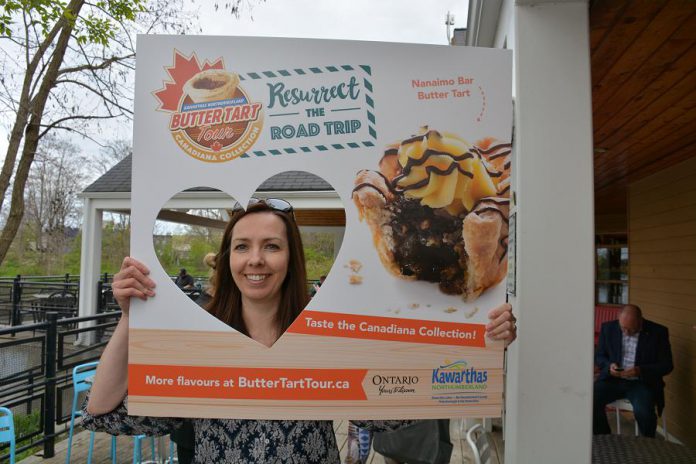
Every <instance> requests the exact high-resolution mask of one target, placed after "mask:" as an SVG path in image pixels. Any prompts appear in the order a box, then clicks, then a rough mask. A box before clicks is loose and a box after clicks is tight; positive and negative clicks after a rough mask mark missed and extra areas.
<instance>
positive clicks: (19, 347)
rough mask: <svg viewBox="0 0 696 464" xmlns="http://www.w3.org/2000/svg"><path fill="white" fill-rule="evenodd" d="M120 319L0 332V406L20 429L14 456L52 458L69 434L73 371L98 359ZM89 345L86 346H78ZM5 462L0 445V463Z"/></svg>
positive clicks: (55, 317) (55, 316)
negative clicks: (31, 453) (61, 437)
mask: <svg viewBox="0 0 696 464" xmlns="http://www.w3.org/2000/svg"><path fill="white" fill-rule="evenodd" d="M120 315H121V313H120V312H119V311H112V312H106V313H103V314H99V315H97V316H90V317H75V318H63V319H60V318H59V316H60V314H59V313H58V312H55V311H49V312H47V313H46V318H45V321H43V322H39V323H36V324H28V325H22V326H15V327H8V328H5V329H0V353H2V356H1V357H0V404H1V405H2V406H5V407H7V408H10V409H11V410H12V411H13V413H14V415H15V417H16V418H21V422H23V423H24V425H23V426H22V427H20V428H18V429H17V430H16V433H17V453H18V454H20V453H22V452H24V451H27V450H34V449H36V448H37V447H43V457H44V458H49V457H52V456H54V454H55V451H54V444H55V441H56V438H57V437H58V436H59V435H61V434H62V433H64V432H66V431H67V425H66V424H67V423H68V422H69V421H70V413H71V409H72V396H73V391H72V368H73V367H75V366H77V365H79V364H83V363H86V362H90V361H95V360H97V359H99V357H100V356H101V353H102V351H103V349H104V346H105V345H106V343H107V342H108V340H109V337H110V336H111V333H112V332H113V330H114V328H115V327H116V324H117V323H118V320H119V318H120ZM78 337H79V338H80V340H81V341H82V342H84V340H92V342H91V343H90V344H89V345H86V346H85V345H84V344H80V345H79V346H78V345H76V343H75V342H76V341H77V340H78ZM8 457H9V450H8V448H7V446H6V445H0V462H4V461H5V460H6V459H8Z"/></svg>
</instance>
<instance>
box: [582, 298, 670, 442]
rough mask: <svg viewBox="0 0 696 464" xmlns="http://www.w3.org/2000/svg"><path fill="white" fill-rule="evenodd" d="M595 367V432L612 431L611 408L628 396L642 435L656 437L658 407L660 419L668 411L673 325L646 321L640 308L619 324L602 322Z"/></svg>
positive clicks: (631, 308) (625, 313)
mask: <svg viewBox="0 0 696 464" xmlns="http://www.w3.org/2000/svg"><path fill="white" fill-rule="evenodd" d="M595 363H596V365H597V367H598V368H599V378H598V379H597V380H596V381H595V384H594V408H593V409H594V410H593V418H592V429H593V433H595V434H607V433H611V431H610V429H609V422H608V421H607V416H606V412H605V407H606V405H607V404H609V403H611V402H613V401H615V400H618V399H621V398H627V399H628V400H629V401H630V402H631V405H632V406H633V412H634V414H635V417H636V421H637V422H638V430H639V431H640V434H641V435H642V436H645V437H655V430H656V428H657V416H656V415H655V407H656V406H657V412H658V414H660V415H661V414H662V409H663V408H664V407H665V396H664V386H665V383H664V382H663V381H662V377H663V376H665V375H667V374H669V373H670V372H672V369H673V365H672V351H671V348H670V345H669V332H668V330H667V327H665V326H663V325H660V324H657V323H655V322H651V321H648V320H646V319H643V316H642V313H641V310H640V308H639V307H638V306H636V305H626V306H624V307H623V309H622V311H621V314H620V315H619V319H618V320H617V321H609V322H605V323H604V324H602V330H601V333H600V336H599V347H598V349H597V353H596V355H595Z"/></svg>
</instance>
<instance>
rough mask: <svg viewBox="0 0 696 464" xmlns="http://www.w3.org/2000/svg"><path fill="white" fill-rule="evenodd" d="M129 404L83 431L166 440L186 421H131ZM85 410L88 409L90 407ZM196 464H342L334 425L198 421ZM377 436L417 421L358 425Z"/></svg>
mask: <svg viewBox="0 0 696 464" xmlns="http://www.w3.org/2000/svg"><path fill="white" fill-rule="evenodd" d="M127 401H128V398H126V399H125V400H124V402H123V403H121V404H120V405H119V406H118V407H117V408H116V409H115V410H113V411H112V412H110V413H106V414H103V415H100V416H93V415H91V414H89V413H88V412H87V411H86V410H83V414H84V416H83V420H82V425H83V426H84V427H85V428H87V429H88V430H94V431H102V432H107V433H110V434H112V435H139V434H146V435H166V434H169V433H171V432H172V430H174V429H176V428H177V427H179V426H180V425H181V424H182V423H183V421H182V419H176V418H169V417H145V416H129V415H128V412H127ZM85 404H86V403H85ZM191 422H193V429H194V433H195V443H196V449H195V457H194V461H195V462H196V463H223V462H229V463H244V464H256V463H258V464H261V463H263V464H266V463H293V464H305V463H306V464H310V463H322V464H331V463H336V464H338V463H340V458H339V454H338V446H337V445H336V436H335V435H334V431H333V422H332V421H321V420H316V421H298V420H249V419H193V420H191ZM353 422H354V423H355V424H356V425H358V427H360V428H365V429H369V430H374V431H384V430H394V429H398V428H401V427H403V426H406V425H408V424H411V423H412V422H414V421H408V420H407V421H404V420H384V421H353Z"/></svg>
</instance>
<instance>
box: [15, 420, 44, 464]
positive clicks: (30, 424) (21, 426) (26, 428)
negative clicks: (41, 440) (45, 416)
mask: <svg viewBox="0 0 696 464" xmlns="http://www.w3.org/2000/svg"><path fill="white" fill-rule="evenodd" d="M14 427H15V437H17V439H19V438H21V437H23V436H25V435H29V434H31V433H35V432H36V431H38V430H41V412H40V411H33V412H32V413H31V414H15V415H14ZM40 449H41V447H40V446H38V445H37V446H34V447H32V448H29V449H28V450H26V451H23V452H21V453H17V456H16V461H17V462H19V461H21V460H22V459H24V458H26V457H28V456H31V455H32V454H34V453H36V452H37V451H39V450H40Z"/></svg>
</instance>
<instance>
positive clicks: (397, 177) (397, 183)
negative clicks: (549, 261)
mask: <svg viewBox="0 0 696 464" xmlns="http://www.w3.org/2000/svg"><path fill="white" fill-rule="evenodd" d="M510 152H511V145H510V144H506V143H503V144H501V143H498V144H495V145H492V139H484V140H482V141H480V142H479V143H477V145H475V146H471V145H469V144H468V143H467V142H466V141H465V140H464V139H462V138H461V137H458V136H456V135H453V134H449V133H446V132H438V131H435V130H428V128H427V127H423V128H421V130H420V131H419V133H418V134H416V135H414V136H412V137H409V138H407V139H406V140H404V141H402V142H401V143H399V144H394V145H390V146H388V147H387V148H386V150H385V153H384V156H383V157H382V159H381V160H380V163H379V166H380V172H376V171H368V170H363V171H360V172H359V173H358V175H357V176H356V180H355V188H354V189H353V201H354V202H355V204H356V206H357V208H358V211H359V212H360V218H361V220H362V219H364V220H365V221H366V222H367V224H368V225H369V227H370V230H371V231H372V235H373V240H374V243H375V247H376V248H377V251H378V253H379V256H380V259H381V260H382V263H383V264H384V266H385V267H386V268H387V270H389V271H390V272H391V273H392V274H394V275H396V276H399V277H401V278H403V279H408V280H423V281H426V282H433V283H437V284H438V286H439V288H440V290H441V291H442V292H444V293H447V294H463V295H464V297H465V298H466V299H468V300H472V299H474V298H476V297H478V295H479V294H480V293H481V292H483V291H485V289H486V288H489V287H491V286H493V285H495V284H497V283H498V282H499V281H500V280H502V278H503V277H504V276H505V274H506V272H507V261H506V260H505V259H504V258H505V256H506V254H507V234H508V212H509V205H510V201H509V199H508V198H506V197H507V195H509V188H510V181H509V176H510V173H509V169H510V162H509V155H510Z"/></svg>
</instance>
